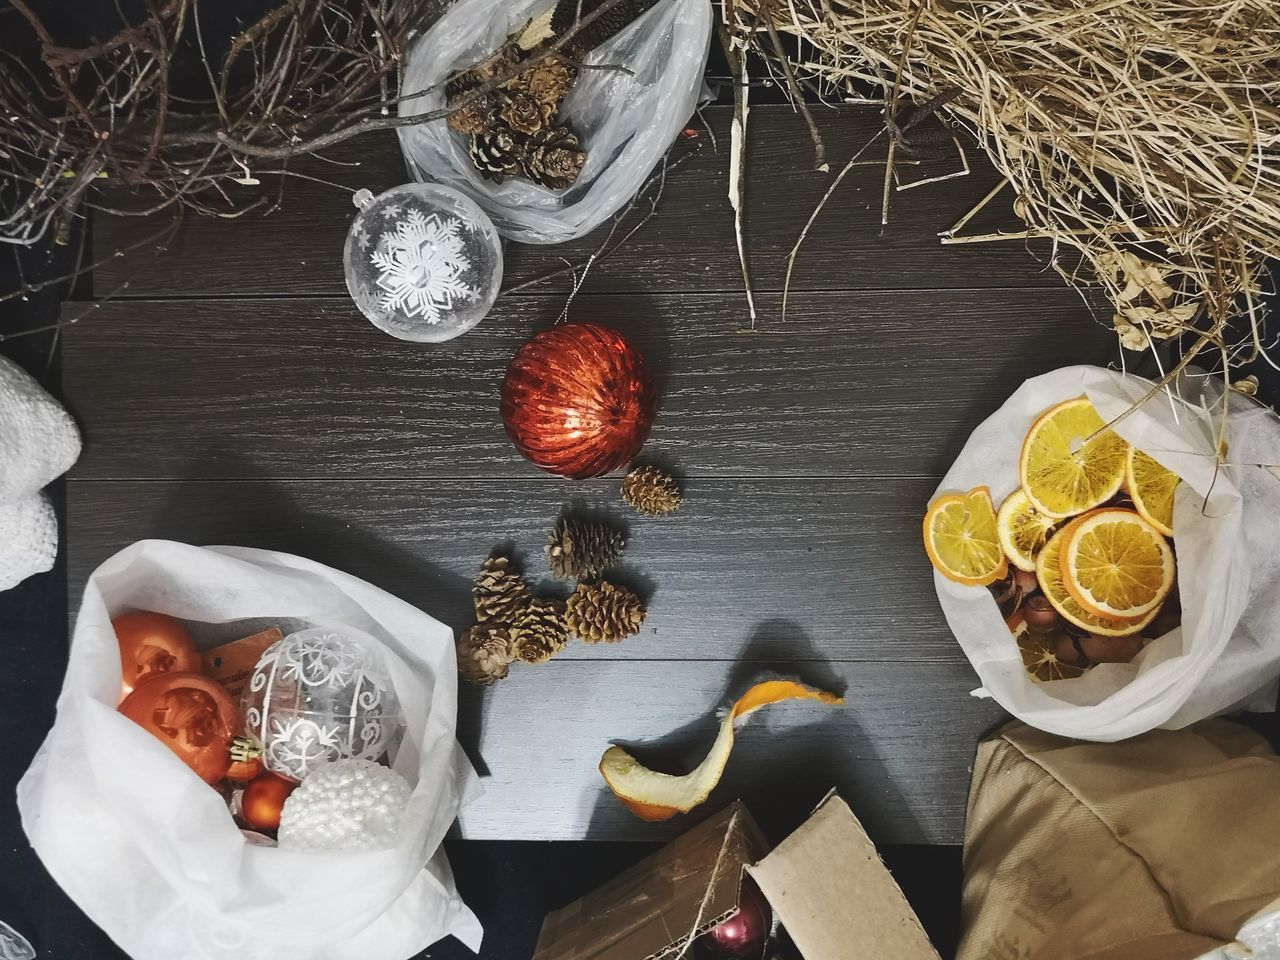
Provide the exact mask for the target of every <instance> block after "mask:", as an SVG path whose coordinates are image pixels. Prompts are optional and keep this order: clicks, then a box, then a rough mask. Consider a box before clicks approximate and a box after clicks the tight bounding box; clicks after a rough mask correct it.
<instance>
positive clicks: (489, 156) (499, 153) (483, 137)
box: [469, 130, 524, 183]
mask: <svg viewBox="0 0 1280 960" xmlns="http://www.w3.org/2000/svg"><path fill="white" fill-rule="evenodd" d="M469 153H470V155H471V162H472V163H473V164H474V165H475V168H476V169H477V170H479V171H480V173H481V175H482V176H483V177H484V178H485V179H486V180H496V181H497V182H498V183H501V182H502V179H503V177H509V176H511V175H512V174H515V173H519V172H520V158H521V156H522V155H523V153H524V150H523V148H522V145H521V143H520V141H519V140H518V139H517V138H516V135H515V134H514V133H512V132H511V131H510V130H485V131H484V132H482V133H477V134H475V135H474V136H473V137H472V138H471V149H470V151H469Z"/></svg>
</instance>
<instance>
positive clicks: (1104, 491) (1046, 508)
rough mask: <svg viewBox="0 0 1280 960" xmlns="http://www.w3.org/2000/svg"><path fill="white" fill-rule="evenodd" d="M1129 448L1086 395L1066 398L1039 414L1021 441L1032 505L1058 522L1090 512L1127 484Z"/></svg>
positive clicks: (1022, 467)
mask: <svg viewBox="0 0 1280 960" xmlns="http://www.w3.org/2000/svg"><path fill="white" fill-rule="evenodd" d="M1128 449H1129V445H1128V443H1126V442H1125V441H1124V439H1123V438H1122V437H1121V436H1120V435H1119V434H1117V433H1116V432H1115V431H1113V430H1110V429H1107V425H1106V423H1105V422H1104V421H1103V419H1102V417H1100V416H1098V411H1097V410H1095V409H1093V404H1092V403H1090V402H1089V400H1088V398H1087V397H1076V398H1075V399H1074V400H1066V401H1064V402H1062V403H1060V404H1058V405H1057V406H1055V407H1050V408H1049V409H1048V410H1046V411H1045V412H1044V413H1042V414H1040V417H1039V419H1037V420H1036V422H1035V423H1033V424H1032V425H1031V429H1030V430H1029V431H1028V432H1027V437H1026V439H1025V440H1023V441H1022V456H1021V457H1020V458H1019V461H1018V473H1019V479H1020V480H1021V482H1022V489H1023V490H1024V491H1025V492H1026V494H1027V499H1029V500H1030V501H1031V505H1032V506H1033V507H1035V508H1036V509H1037V510H1039V511H1040V512H1041V513H1042V514H1044V515H1045V516H1046V517H1052V518H1053V519H1055V520H1062V519H1065V518H1066V517H1072V516H1075V515H1076V514H1078V513H1084V512H1085V511H1086V510H1092V509H1093V508H1094V507H1096V506H1098V505H1099V504H1101V503H1105V502H1106V501H1108V500H1110V499H1111V498H1112V497H1114V496H1115V495H1116V493H1117V492H1118V491H1119V489H1120V485H1121V484H1122V483H1124V467H1125V458H1126V455H1127V453H1128Z"/></svg>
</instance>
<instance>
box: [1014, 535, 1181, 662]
mask: <svg viewBox="0 0 1280 960" xmlns="http://www.w3.org/2000/svg"><path fill="white" fill-rule="evenodd" d="M1091 516H1093V514H1091V513H1088V514H1085V515H1084V516H1083V517H1077V518H1076V519H1075V520H1073V521H1071V523H1069V524H1067V525H1066V526H1065V527H1063V528H1062V529H1061V530H1059V531H1058V532H1057V533H1055V534H1054V535H1053V536H1052V537H1050V538H1049V542H1048V543H1046V544H1045V545H1044V549H1043V550H1041V551H1040V555H1039V556H1038V557H1036V580H1038V581H1039V583H1040V590H1041V592H1043V593H1044V595H1045V597H1046V598H1047V599H1048V601H1049V602H1050V603H1051V604H1053V608H1054V609H1055V610H1057V611H1058V613H1060V614H1061V615H1062V617H1063V619H1064V620H1068V621H1070V622H1071V623H1074V624H1075V625H1076V626H1077V627H1080V628H1081V629H1082V630H1088V631H1089V632H1090V633H1096V634H1099V635H1101V636H1104V637H1123V636H1125V635H1127V634H1130V633H1137V632H1138V631H1139V630H1141V629H1142V628H1143V627H1145V626H1146V625H1147V624H1149V623H1150V622H1151V621H1152V620H1154V619H1155V617H1156V614H1157V613H1158V612H1159V608H1157V609H1155V610H1152V611H1151V612H1150V613H1148V614H1146V615H1145V616H1143V617H1139V618H1137V619H1135V620H1116V619H1112V618H1111V617H1099V616H1097V615H1096V614H1092V613H1090V612H1089V611H1088V610H1086V609H1084V607H1082V606H1080V603H1079V601H1077V600H1076V598H1075V597H1073V596H1072V595H1071V594H1070V592H1068V590H1067V586H1066V584H1065V583H1064V582H1063V579H1062V546H1063V544H1064V543H1065V542H1066V538H1067V537H1068V536H1069V535H1070V534H1071V532H1072V530H1073V528H1074V527H1075V525H1076V524H1077V523H1080V522H1082V521H1084V520H1087V519H1089V517H1091Z"/></svg>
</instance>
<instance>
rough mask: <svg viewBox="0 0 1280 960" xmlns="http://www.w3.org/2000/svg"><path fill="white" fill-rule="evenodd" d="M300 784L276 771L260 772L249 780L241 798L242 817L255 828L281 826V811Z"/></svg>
mask: <svg viewBox="0 0 1280 960" xmlns="http://www.w3.org/2000/svg"><path fill="white" fill-rule="evenodd" d="M297 786H298V785H297V784H296V783H294V782H293V781H292V780H286V779H285V778H284V777H278V776H276V775H275V774H274V773H263V774H260V775H259V776H258V777H257V779H255V780H251V781H249V785H248V786H247V787H245V788H244V796H243V797H242V798H241V800H240V818H241V819H242V820H244V822H245V823H247V824H248V825H249V826H250V827H252V828H253V829H254V830H275V829H277V828H279V826H280V811H281V810H283V809H284V802H285V801H286V800H288V799H289V794H291V793H293V791H294V789H295V788H296V787H297Z"/></svg>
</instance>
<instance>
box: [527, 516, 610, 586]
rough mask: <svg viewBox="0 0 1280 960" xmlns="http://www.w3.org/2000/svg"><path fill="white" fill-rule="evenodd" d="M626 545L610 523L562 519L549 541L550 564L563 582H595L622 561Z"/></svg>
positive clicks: (548, 555) (552, 571)
mask: <svg viewBox="0 0 1280 960" xmlns="http://www.w3.org/2000/svg"><path fill="white" fill-rule="evenodd" d="M624 546H626V541H625V540H624V539H623V537H622V534H621V533H619V532H618V531H617V530H615V529H614V528H613V527H611V526H609V525H608V524H605V523H597V522H596V521H594V520H574V519H572V518H571V517H561V518H560V519H559V520H557V521H556V525H555V526H554V527H552V528H551V536H550V537H548V538H547V564H548V566H550V567H551V573H552V574H553V575H554V576H557V577H559V578H560V579H561V580H594V579H595V578H596V577H598V576H600V574H601V573H603V572H604V571H605V570H608V569H609V568H610V567H612V566H614V565H615V564H616V563H617V562H618V561H619V560H620V559H621V558H622V548H623V547H624Z"/></svg>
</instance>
